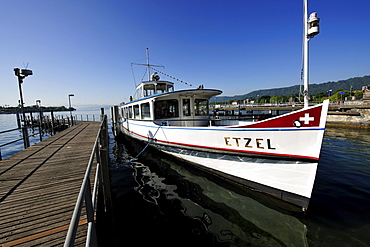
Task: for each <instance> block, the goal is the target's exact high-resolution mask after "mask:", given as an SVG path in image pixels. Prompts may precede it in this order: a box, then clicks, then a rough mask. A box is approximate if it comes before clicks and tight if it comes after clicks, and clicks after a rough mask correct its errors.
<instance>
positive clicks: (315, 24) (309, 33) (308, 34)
mask: <svg viewBox="0 0 370 247" xmlns="http://www.w3.org/2000/svg"><path fill="white" fill-rule="evenodd" d="M303 12H304V13H303V26H304V37H303V81H304V91H303V97H304V108H307V107H308V82H309V80H308V79H309V78H308V41H310V39H311V38H313V37H314V36H315V35H317V34H319V32H320V31H319V22H320V18H317V13H316V12H313V13H311V15H310V18H308V0H303Z"/></svg>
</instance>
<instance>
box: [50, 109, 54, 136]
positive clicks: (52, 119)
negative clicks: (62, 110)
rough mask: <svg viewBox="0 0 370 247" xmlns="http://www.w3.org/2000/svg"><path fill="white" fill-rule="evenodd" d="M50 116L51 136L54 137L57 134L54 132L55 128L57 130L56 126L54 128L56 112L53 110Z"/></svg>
mask: <svg viewBox="0 0 370 247" xmlns="http://www.w3.org/2000/svg"><path fill="white" fill-rule="evenodd" d="M50 115H51V134H52V135H54V134H55V132H54V128H55V126H54V121H55V120H54V111H53V110H51V111H50Z"/></svg>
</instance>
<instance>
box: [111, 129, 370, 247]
mask: <svg viewBox="0 0 370 247" xmlns="http://www.w3.org/2000/svg"><path fill="white" fill-rule="evenodd" d="M369 134H370V131H369V130H361V129H350V128H328V129H327V131H326V134H325V139H324V143H323V148H322V155H321V159H320V162H319V169H318V173H317V177H316V182H315V186H314V190H313V194H312V199H311V202H310V206H309V210H308V212H307V213H306V214H303V213H294V212H291V211H287V210H285V209H284V208H283V207H281V206H280V205H277V204H276V203H275V202H272V201H271V200H267V199H266V198H261V197H260V196H259V195H258V194H255V193H253V192H250V191H249V190H246V189H242V188H239V187H236V186H233V185H230V184H228V183H226V182H224V181H222V180H220V179H218V178H216V177H214V176H211V175H208V174H204V173H202V172H200V171H198V170H196V169H194V168H189V167H184V165H186V164H184V163H182V162H179V161H177V160H175V159H172V158H170V157H164V156H163V155H158V154H156V152H155V151H154V152H153V151H150V152H145V153H146V155H145V156H141V157H139V160H137V161H135V162H133V163H131V164H126V165H125V162H127V161H128V160H129V159H130V158H132V156H135V155H136V153H137V151H133V150H132V149H131V148H130V145H127V144H126V143H115V142H114V140H113V139H111V141H112V149H113V151H112V152H113V153H112V160H113V161H114V162H113V163H115V164H112V170H111V173H112V189H113V191H114V195H115V198H114V203H115V220H116V231H117V232H118V233H117V234H116V236H117V243H118V246H121V245H123V244H124V243H127V241H128V239H134V241H135V243H136V245H137V246H146V245H157V244H158V245H160V246H370V136H369ZM116 165H117V166H118V167H119V168H115V166H116Z"/></svg>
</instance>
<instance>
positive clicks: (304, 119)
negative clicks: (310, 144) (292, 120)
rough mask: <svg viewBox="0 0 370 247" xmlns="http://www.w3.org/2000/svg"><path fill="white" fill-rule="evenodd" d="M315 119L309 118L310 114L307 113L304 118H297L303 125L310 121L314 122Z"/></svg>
mask: <svg viewBox="0 0 370 247" xmlns="http://www.w3.org/2000/svg"><path fill="white" fill-rule="evenodd" d="M314 120H315V118H314V117H310V114H309V113H305V114H304V117H300V118H299V121H303V122H304V124H309V123H310V121H314Z"/></svg>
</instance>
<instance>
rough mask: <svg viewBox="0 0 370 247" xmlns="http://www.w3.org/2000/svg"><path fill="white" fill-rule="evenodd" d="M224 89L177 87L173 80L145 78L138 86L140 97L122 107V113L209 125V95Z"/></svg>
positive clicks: (143, 118)
mask: <svg viewBox="0 0 370 247" xmlns="http://www.w3.org/2000/svg"><path fill="white" fill-rule="evenodd" d="M221 93H222V92H221V91H220V90H213V89H191V90H180V91H174V85H173V83H172V82H168V81H146V82H142V83H140V85H139V86H137V94H136V95H138V96H139V97H140V98H139V99H136V100H133V101H131V102H128V103H126V104H124V105H122V106H121V107H120V108H121V116H123V118H124V119H125V120H127V119H132V120H139V121H153V122H154V123H156V124H158V125H167V126H186V127H193V126H208V125H209V99H210V98H211V97H213V96H216V95H219V94H221Z"/></svg>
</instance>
